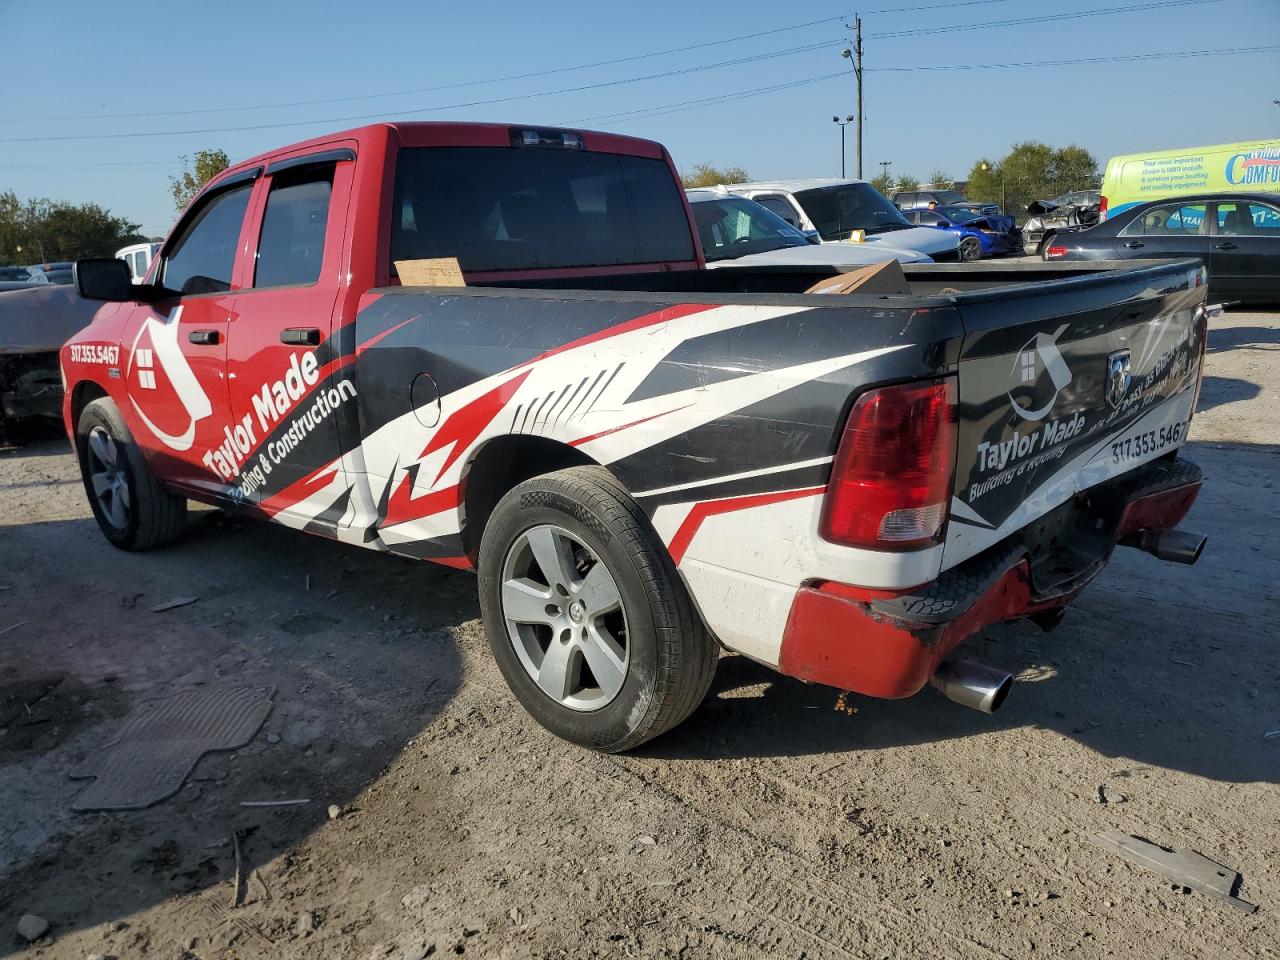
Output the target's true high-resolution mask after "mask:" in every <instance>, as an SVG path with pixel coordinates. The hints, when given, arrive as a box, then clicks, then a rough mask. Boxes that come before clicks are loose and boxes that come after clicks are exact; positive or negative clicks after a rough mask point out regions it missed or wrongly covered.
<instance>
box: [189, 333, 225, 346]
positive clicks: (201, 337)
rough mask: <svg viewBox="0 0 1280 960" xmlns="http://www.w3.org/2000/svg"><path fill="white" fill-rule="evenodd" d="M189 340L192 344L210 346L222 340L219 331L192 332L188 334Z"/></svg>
mask: <svg viewBox="0 0 1280 960" xmlns="http://www.w3.org/2000/svg"><path fill="white" fill-rule="evenodd" d="M187 339H188V340H190V341H191V342H192V343H199V344H202V345H208V344H214V343H217V342H218V341H219V340H220V339H222V338H221V337H219V336H218V331H217V330H192V331H191V332H190V333H188V334H187Z"/></svg>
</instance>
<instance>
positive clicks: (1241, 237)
mask: <svg viewBox="0 0 1280 960" xmlns="http://www.w3.org/2000/svg"><path fill="white" fill-rule="evenodd" d="M1213 224H1214V235H1213V237H1212V238H1211V239H1212V241H1213V247H1212V250H1211V252H1210V258H1211V259H1210V261H1209V277H1210V285H1211V286H1212V287H1213V293H1212V296H1213V297H1214V298H1215V299H1223V300H1236V299H1246V300H1247V299H1255V300H1262V299H1272V298H1274V297H1276V296H1277V291H1280V266H1278V265H1280V209H1277V208H1276V207H1273V206H1272V205H1270V204H1266V203H1258V202H1257V201H1246V200H1231V201H1226V200H1223V201H1219V202H1218V204H1217V216H1216V217H1214V218H1213Z"/></svg>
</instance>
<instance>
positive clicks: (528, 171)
mask: <svg viewBox="0 0 1280 960" xmlns="http://www.w3.org/2000/svg"><path fill="white" fill-rule="evenodd" d="M393 203H394V206H393V211H392V224H391V259H392V261H393V262H394V261H396V260H417V259H426V258H432V257H457V258H458V262H459V265H460V266H461V267H462V269H463V270H465V271H468V272H473V273H481V272H485V271H492V270H538V269H553V268H563V267H597V266H621V265H626V264H640V263H664V262H674V261H688V260H693V259H694V257H695V254H694V249H693V237H692V234H691V233H690V230H689V221H688V218H687V216H686V214H685V209H684V202H683V199H682V195H681V193H680V190H679V189H678V187H677V184H676V181H675V178H674V177H673V176H672V175H671V168H670V167H668V166H667V164H666V163H665V162H664V161H662V160H649V159H645V158H643V157H629V156H621V155H618V154H610V153H590V152H585V151H577V150H573V151H571V150H558V149H545V148H532V149H520V148H501V147H421V148H413V149H406V150H401V151H400V155H399V159H398V161H397V166H396V181H395V195H394V201H393Z"/></svg>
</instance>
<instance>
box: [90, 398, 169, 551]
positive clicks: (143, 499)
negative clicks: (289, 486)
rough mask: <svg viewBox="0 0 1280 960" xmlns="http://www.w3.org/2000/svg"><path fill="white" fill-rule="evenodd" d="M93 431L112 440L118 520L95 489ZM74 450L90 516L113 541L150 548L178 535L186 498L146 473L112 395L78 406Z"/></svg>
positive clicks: (100, 461) (96, 459) (121, 545)
mask: <svg viewBox="0 0 1280 960" xmlns="http://www.w3.org/2000/svg"><path fill="white" fill-rule="evenodd" d="M95 431H101V432H102V433H104V434H105V435H106V436H107V437H109V439H110V441H111V443H112V444H113V445H114V450H115V456H116V457H117V459H116V460H115V461H114V466H115V467H116V468H117V471H118V477H117V480H118V484H119V486H120V487H122V488H123V490H124V492H125V494H126V495H125V496H124V497H123V498H122V501H123V502H124V504H125V508H124V510H125V512H124V514H123V522H120V516H119V515H116V516H114V518H113V513H114V511H112V510H111V509H110V508H109V507H108V506H107V505H106V504H105V503H104V501H103V499H102V498H101V497H100V495H99V493H98V492H97V491H96V490H95V480H94V475H93V474H94V466H95V465H96V466H103V465H106V461H105V459H103V458H99V455H98V452H97V449H101V443H99V442H98V441H97V440H95V441H94V443H96V444H97V449H95V451H94V452H91V449H90V447H91V438H92V437H95V436H96V435H95ZM76 454H77V456H78V458H79V460H80V477H81V479H82V480H83V481H84V489H85V495H86V496H87V497H88V498H89V506H90V508H92V510H93V516H94V519H96V520H97V521H98V527H99V528H100V529H101V530H102V534H103V536H105V537H106V538H107V539H108V540H109V541H111V543H112V544H113V545H114V546H117V547H119V548H120V549H121V550H151V549H154V548H155V547H161V546H164V545H165V544H167V543H172V542H173V541H174V540H176V539H178V537H180V536H182V533H183V531H184V530H185V529H186V523H187V501H186V499H185V498H183V497H179V496H175V495H174V494H172V493H170V492H169V491H168V490H167V489H165V487H164V486H163V484H161V483H160V481H159V480H158V479H157V478H156V476H155V474H153V473H152V472H151V470H150V468H149V467H148V466H147V462H146V460H145V459H143V456H142V451H141V450H139V449H138V445H137V444H136V443H135V442H134V439H133V434H131V433H130V432H129V428H128V427H127V426H126V425H125V422H124V418H123V417H121V416H120V411H119V409H117V407H116V405H115V402H114V401H113V400H111V399H109V398H107V397H102V398H100V399H98V400H94V401H93V402H92V403H89V404H88V405H87V406H86V407H85V408H84V410H83V411H81V413H80V419H79V421H78V422H77V424H76Z"/></svg>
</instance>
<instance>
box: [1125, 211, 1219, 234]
mask: <svg viewBox="0 0 1280 960" xmlns="http://www.w3.org/2000/svg"><path fill="white" fill-rule="evenodd" d="M1204 230H1205V205H1204V204H1203V203H1189V204H1176V203H1171V204H1164V205H1162V206H1159V207H1152V208H1151V209H1150V210H1148V211H1147V212H1146V213H1144V214H1142V215H1140V216H1138V217H1135V218H1134V220H1133V222H1132V223H1130V224H1129V225H1128V226H1127V227H1125V228H1124V230H1122V231H1121V232H1120V235H1121V236H1124V237H1185V236H1188V235H1196V234H1200V233H1203V232H1204Z"/></svg>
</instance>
